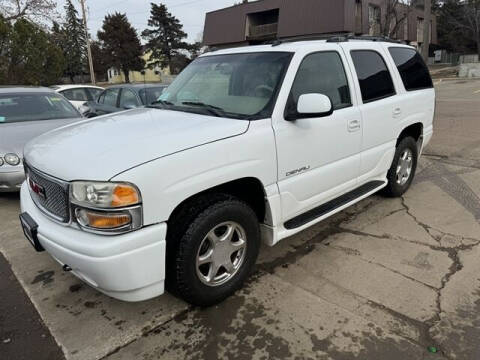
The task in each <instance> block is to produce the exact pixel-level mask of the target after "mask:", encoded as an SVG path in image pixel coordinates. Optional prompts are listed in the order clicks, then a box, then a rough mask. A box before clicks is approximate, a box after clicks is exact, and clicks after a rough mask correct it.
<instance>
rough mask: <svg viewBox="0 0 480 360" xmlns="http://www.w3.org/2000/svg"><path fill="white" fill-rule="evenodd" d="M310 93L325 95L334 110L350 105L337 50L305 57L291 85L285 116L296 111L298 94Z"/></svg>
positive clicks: (345, 77)
mask: <svg viewBox="0 0 480 360" xmlns="http://www.w3.org/2000/svg"><path fill="white" fill-rule="evenodd" d="M311 93H317V94H323V95H327V96H328V97H329V98H330V100H331V101H332V105H333V109H334V110H338V109H342V108H345V107H349V106H351V105H352V102H351V99H350V89H349V87H348V81H347V76H346V75H345V69H344V67H343V62H342V59H341V58H340V55H339V54H338V53H337V52H333V51H332V52H318V53H314V54H310V55H307V56H306V57H305V59H304V60H303V62H302V64H301V65H300V67H299V69H298V72H297V76H296V77H295V81H294V83H293V86H292V90H291V93H290V99H289V103H288V107H287V116H288V115H290V114H295V113H296V109H297V102H298V98H299V97H300V95H304V94H311Z"/></svg>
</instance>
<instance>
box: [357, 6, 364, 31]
mask: <svg viewBox="0 0 480 360" xmlns="http://www.w3.org/2000/svg"><path fill="white" fill-rule="evenodd" d="M362 24H363V4H362V0H355V33H356V34H362V33H363V29H362Z"/></svg>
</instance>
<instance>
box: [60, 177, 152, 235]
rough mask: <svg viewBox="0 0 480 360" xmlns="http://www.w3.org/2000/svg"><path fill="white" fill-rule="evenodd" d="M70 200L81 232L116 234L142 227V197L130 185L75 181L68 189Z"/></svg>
mask: <svg viewBox="0 0 480 360" xmlns="http://www.w3.org/2000/svg"><path fill="white" fill-rule="evenodd" d="M70 201H71V203H72V213H73V214H74V215H75V220H76V222H77V224H78V225H79V226H80V228H82V229H83V230H85V231H90V232H96V233H102V234H120V233H124V232H128V231H132V230H135V229H138V228H140V227H142V223H143V219H142V206H141V202H142V198H141V196H140V191H139V190H138V189H137V188H136V187H135V186H134V185H132V184H127V183H111V182H89V181H76V182H73V183H72V184H71V186H70Z"/></svg>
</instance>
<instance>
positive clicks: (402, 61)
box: [388, 47, 433, 91]
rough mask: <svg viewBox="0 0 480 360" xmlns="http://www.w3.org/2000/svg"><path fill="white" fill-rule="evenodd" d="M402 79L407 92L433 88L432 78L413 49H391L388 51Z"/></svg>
mask: <svg viewBox="0 0 480 360" xmlns="http://www.w3.org/2000/svg"><path fill="white" fill-rule="evenodd" d="M388 51H390V54H391V55H392V58H393V60H394V61H395V65H397V69H398V71H399V73H400V76H401V77H402V81H403V84H404V85H405V89H407V91H413V90H421V89H428V88H432V87H433V83H432V78H431V77H430V73H429V72H428V68H427V66H426V65H425V62H424V61H423V59H422V57H421V56H420V54H419V53H418V52H416V51H415V50H414V49H408V48H400V47H391V48H389V49H388Z"/></svg>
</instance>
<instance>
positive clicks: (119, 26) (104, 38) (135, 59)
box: [97, 12, 145, 83]
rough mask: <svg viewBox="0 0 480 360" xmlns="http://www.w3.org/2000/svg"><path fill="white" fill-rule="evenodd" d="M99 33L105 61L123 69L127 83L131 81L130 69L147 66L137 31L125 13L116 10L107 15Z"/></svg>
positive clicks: (139, 68)
mask: <svg viewBox="0 0 480 360" xmlns="http://www.w3.org/2000/svg"><path fill="white" fill-rule="evenodd" d="M97 35H98V39H99V40H100V41H101V42H102V48H103V50H104V55H105V61H106V62H107V63H108V64H109V67H111V66H113V67H116V68H118V69H121V70H122V71H123V72H124V74H125V80H126V82H127V83H128V82H130V77H129V72H130V71H140V70H142V69H143V68H144V67H145V61H144V60H143V59H142V55H143V49H142V45H141V44H140V39H139V38H138V35H137V31H136V30H135V29H134V28H133V27H132V25H131V24H130V23H129V22H128V19H127V16H126V15H125V14H120V13H118V12H116V13H115V14H113V15H107V16H106V17H105V20H104V21H103V26H102V29H101V30H100V31H98V34H97Z"/></svg>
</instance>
